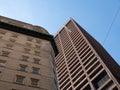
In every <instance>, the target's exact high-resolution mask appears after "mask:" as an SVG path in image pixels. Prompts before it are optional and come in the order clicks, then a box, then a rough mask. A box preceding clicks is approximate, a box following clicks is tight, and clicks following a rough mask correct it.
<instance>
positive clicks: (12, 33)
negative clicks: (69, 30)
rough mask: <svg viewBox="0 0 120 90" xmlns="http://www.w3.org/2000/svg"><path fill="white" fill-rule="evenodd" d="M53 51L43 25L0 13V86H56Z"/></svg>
mask: <svg viewBox="0 0 120 90" xmlns="http://www.w3.org/2000/svg"><path fill="white" fill-rule="evenodd" d="M57 53H58V51H57V48H56V45H55V42H54V38H53V36H52V35H50V34H49V33H48V32H47V31H46V30H45V29H44V28H42V27H40V26H33V25H31V24H27V23H24V22H20V21H16V20H12V19H9V18H5V17H2V16H0V90H58V89H57V87H58V86H57V79H56V71H55V70H56V69H55V63H54V57H55V56H56V55H57Z"/></svg>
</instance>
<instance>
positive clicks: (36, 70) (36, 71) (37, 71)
mask: <svg viewBox="0 0 120 90" xmlns="http://www.w3.org/2000/svg"><path fill="white" fill-rule="evenodd" d="M39 70H40V69H39V68H35V67H33V68H32V73H33V74H38V73H39Z"/></svg>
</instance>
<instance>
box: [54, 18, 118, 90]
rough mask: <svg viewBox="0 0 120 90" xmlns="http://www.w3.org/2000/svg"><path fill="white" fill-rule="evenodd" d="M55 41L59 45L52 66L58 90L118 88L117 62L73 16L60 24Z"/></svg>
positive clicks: (106, 89) (109, 89)
mask: <svg viewBox="0 0 120 90" xmlns="http://www.w3.org/2000/svg"><path fill="white" fill-rule="evenodd" d="M55 40H56V42H57V46H58V48H59V54H58V55H57V56H56V67H57V77H58V83H59V88H60V90H119V89H120V83H119V80H120V79H119V78H120V72H119V71H120V67H119V65H118V64H117V63H116V62H115V61H114V60H113V59H112V57H111V56H110V55H109V54H108V53H107V52H106V51H105V50H104V49H103V47H102V46H101V45H100V44H99V43H98V42H97V41H96V40H95V39H94V38H93V37H91V36H90V35H89V34H88V33H87V32H86V31H85V30H84V29H83V28H81V27H80V26H79V25H78V24H77V23H76V22H75V21H74V20H73V19H70V20H68V22H67V23H66V24H64V26H63V27H62V28H61V30H60V31H59V32H58V33H57V34H56V36H55ZM103 54H104V55H103ZM111 65H112V66H111ZM116 72H118V73H116Z"/></svg>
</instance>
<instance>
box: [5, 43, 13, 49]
mask: <svg viewBox="0 0 120 90" xmlns="http://www.w3.org/2000/svg"><path fill="white" fill-rule="evenodd" d="M12 47H13V45H11V44H6V46H5V48H7V49H12Z"/></svg>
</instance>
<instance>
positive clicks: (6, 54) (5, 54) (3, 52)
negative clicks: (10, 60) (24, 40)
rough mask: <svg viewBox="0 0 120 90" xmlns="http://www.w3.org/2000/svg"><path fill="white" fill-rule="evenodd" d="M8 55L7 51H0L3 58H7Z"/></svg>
mask: <svg viewBox="0 0 120 90" xmlns="http://www.w3.org/2000/svg"><path fill="white" fill-rule="evenodd" d="M9 54H10V52H7V51H2V56H4V57H8V56H9Z"/></svg>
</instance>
